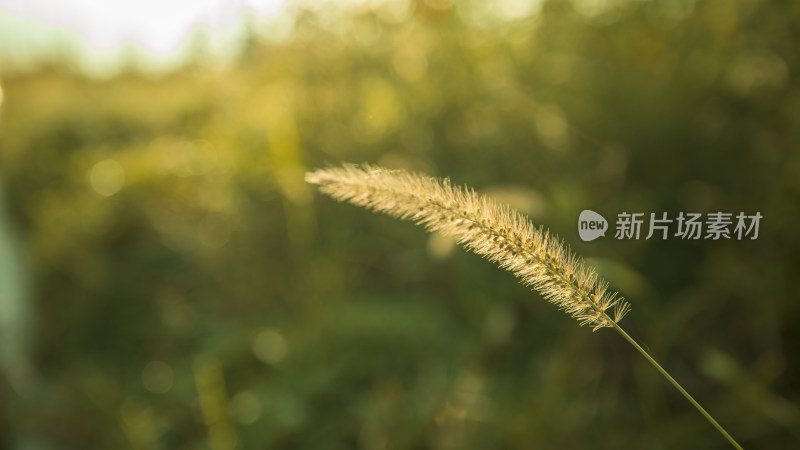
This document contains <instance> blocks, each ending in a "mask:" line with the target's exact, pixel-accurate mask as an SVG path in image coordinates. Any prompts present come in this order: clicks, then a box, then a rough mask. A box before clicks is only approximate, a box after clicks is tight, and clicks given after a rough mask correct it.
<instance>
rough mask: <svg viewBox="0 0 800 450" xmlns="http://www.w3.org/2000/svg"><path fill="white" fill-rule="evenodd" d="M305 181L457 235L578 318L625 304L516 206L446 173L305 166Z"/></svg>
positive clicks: (595, 317) (609, 323) (617, 315)
mask: <svg viewBox="0 0 800 450" xmlns="http://www.w3.org/2000/svg"><path fill="white" fill-rule="evenodd" d="M306 181H308V182H309V183H313V184H317V185H319V186H320V187H319V189H320V191H321V192H323V193H325V194H328V195H330V196H331V197H333V198H335V199H336V200H339V201H349V202H351V203H353V204H356V205H359V206H364V207H366V208H368V209H371V210H373V211H379V212H383V213H386V214H389V215H391V216H394V217H397V218H400V219H410V220H414V221H415V222H417V223H419V224H422V225H424V226H425V228H426V229H428V230H429V231H438V232H441V233H442V234H444V235H447V236H451V237H453V238H455V239H456V240H457V241H458V242H459V243H460V244H462V245H463V246H464V247H466V248H468V249H470V250H472V251H473V252H475V253H477V254H479V255H481V256H483V257H485V258H487V259H489V260H490V261H493V262H495V263H496V264H498V265H499V266H500V267H502V268H504V269H507V270H509V271H511V272H512V273H514V274H515V275H516V276H518V277H519V278H520V279H521V280H522V282H523V283H525V284H526V285H528V286H531V287H532V288H533V289H534V290H536V291H538V292H539V293H541V294H542V295H543V296H544V297H545V298H546V299H547V300H548V301H550V302H551V303H553V304H555V305H556V306H558V307H559V308H560V309H562V310H564V311H565V312H567V313H569V314H570V315H571V316H572V317H574V318H576V319H577V320H578V322H580V324H581V325H589V326H591V327H593V328H594V329H595V330H597V329H598V328H602V327H613V326H614V325H613V324H615V323H617V322H618V321H619V320H621V319H622V317H623V316H624V315H625V314H626V313H627V312H628V310H629V305H628V303H627V302H625V301H624V300H623V299H622V298H619V297H617V295H616V293H611V292H609V291H608V284H607V283H606V282H605V281H603V280H601V279H600V278H599V277H598V276H597V274H596V273H595V271H594V269H592V268H591V267H587V266H585V265H584V264H583V262H582V261H581V260H580V259H579V258H578V257H576V256H575V255H574V254H573V253H572V252H571V251H570V250H569V249H568V248H567V247H565V245H564V244H563V243H562V242H561V241H560V240H558V239H557V238H554V237H552V236H551V235H550V234H549V233H548V232H547V231H546V230H544V229H543V228H542V227H538V228H537V227H534V226H533V224H532V223H531V222H530V221H529V220H528V219H527V218H525V217H524V216H523V215H521V214H520V213H519V212H517V211H515V210H512V209H510V208H508V207H507V206H504V205H498V204H497V203H496V202H495V201H494V200H492V199H490V198H488V197H486V196H483V195H478V194H476V193H475V192H474V191H473V190H471V189H467V188H462V187H457V186H456V187H453V186H452V185H451V184H450V180H448V179H444V180H438V179H436V178H431V177H427V176H424V175H419V174H414V173H409V172H406V171H403V170H387V169H383V168H380V167H375V166H369V165H363V166H361V167H356V166H351V165H346V166H344V167H338V168H329V169H321V170H317V171H314V172H309V173H307V174H306ZM609 309H611V310H612V311H613V314H612V315H611V316H609V314H608V313H607V312H606V311H608V310H609Z"/></svg>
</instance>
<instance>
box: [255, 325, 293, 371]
mask: <svg viewBox="0 0 800 450" xmlns="http://www.w3.org/2000/svg"><path fill="white" fill-rule="evenodd" d="M252 346H253V354H254V355H255V356H256V358H258V359H259V360H261V361H263V362H265V363H267V364H276V363H278V362H280V361H281V360H282V359H283V358H284V356H286V340H285V339H284V338H283V336H281V334H280V333H278V332H277V331H275V330H271V329H266V330H263V331H261V332H260V333H258V334H257V335H256V336H255V338H253V343H252Z"/></svg>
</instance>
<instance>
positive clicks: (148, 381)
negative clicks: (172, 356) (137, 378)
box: [142, 361, 175, 394]
mask: <svg viewBox="0 0 800 450" xmlns="http://www.w3.org/2000/svg"><path fill="white" fill-rule="evenodd" d="M174 379H175V374H174V373H173V371H172V367H170V365H169V364H167V363H165V362H162V361H150V362H149V363H148V364H147V365H146V366H145V367H144V369H143V370H142V384H143V385H144V387H145V389H147V390H148V391H150V392H152V393H154V394H165V393H167V392H169V390H170V389H172V383H173V381H174Z"/></svg>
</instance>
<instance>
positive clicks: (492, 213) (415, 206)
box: [306, 165, 742, 449]
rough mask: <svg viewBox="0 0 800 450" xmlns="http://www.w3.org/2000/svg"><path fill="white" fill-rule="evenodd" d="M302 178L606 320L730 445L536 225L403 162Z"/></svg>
mask: <svg viewBox="0 0 800 450" xmlns="http://www.w3.org/2000/svg"><path fill="white" fill-rule="evenodd" d="M306 181H307V182H309V183H312V184H316V185H319V190H320V191H321V192H323V193H325V194H328V195H330V196H331V197H333V198H334V199H336V200H339V201H348V202H350V203H353V204H355V205H358V206H363V207H366V208H367V209H370V210H372V211H376V212H382V213H386V214H389V215H391V216H394V217H397V218H399V219H405V220H413V221H415V222H416V223H418V224H421V225H423V226H425V228H426V229H428V230H429V231H432V232H433V231H436V232H439V233H442V234H444V235H446V236H450V237H452V238H454V239H455V240H456V241H458V242H459V243H460V244H461V245H463V246H464V247H466V248H467V249H469V250H471V251H473V252H475V253H477V254H478V255H481V256H483V257H485V258H486V259H488V260H490V261H492V262H494V263H496V264H497V265H499V266H500V267H502V268H504V269H507V270H509V271H511V272H512V273H513V274H514V275H516V276H517V277H519V278H520V280H522V283H524V284H526V285H528V286H530V287H531V288H532V289H533V290H535V291H537V292H539V293H540V294H541V295H542V296H543V297H544V298H545V299H547V300H548V301H549V302H550V303H553V304H554V305H556V306H557V307H558V308H559V309H561V310H563V311H564V312H566V313H567V314H569V315H570V316H572V317H574V318H575V319H576V320H577V321H578V322H579V324H580V325H587V326H590V327H592V329H593V330H594V331H596V330H598V329H600V328H613V329H615V330H616V331H617V332H618V333H619V334H620V335H621V336H622V337H623V338H625V340H627V341H628V342H629V343H630V344H631V345H633V347H634V348H636V350H637V351H639V352H640V353H641V354H642V356H644V358H645V359H646V360H647V361H648V362H649V363H650V364H652V365H653V367H655V368H656V370H658V371H659V372H660V373H661V374H662V375H663V376H664V377H665V378H666V379H667V380H668V381H669V382H670V383H671V384H672V385H673V386H675V388H676V389H677V390H678V391H679V392H680V393H681V394H682V395H683V396H684V397H686V399H687V400H689V402H690V403H691V404H692V405H693V406H694V407H695V408H697V410H698V411H699V412H700V413H701V414H702V415H703V416H704V417H705V418H706V419H707V420H708V421H709V422H710V423H711V424H712V425H713V426H714V427H715V428H716V429H717V430H718V431H719V432H720V433H721V434H722V435H723V436H724V437H725V438H726V439H727V440H728V441H729V442H730V443H731V444H732V445H733V446H734V447H735V448H738V449H741V448H742V447H741V446H740V445H739V444H738V443H737V442H736V440H734V439H733V437H732V436H731V435H730V434H729V433H728V432H727V431H726V430H725V429H724V428H723V427H722V426H721V425H720V424H719V423H718V422H717V421H716V420H715V419H714V418H713V417H712V416H711V415H710V414H709V413H708V412H707V411H706V410H705V409H704V408H703V407H702V406H701V405H700V404H699V403H698V402H697V401H696V400H695V399H694V398H693V397H692V396H691V395H690V394H689V393H688V392H687V391H686V390H685V389H684V388H683V387H682V386H681V385H680V384H679V383H678V382H677V381H675V379H674V378H672V376H670V374H669V373H668V372H667V371H666V370H665V369H664V368H663V367H662V366H661V365H660V364H659V363H658V362H657V361H656V360H655V359H653V357H652V356H651V355H650V354H649V353H648V352H647V351H646V350H645V349H644V348H642V346H640V345H639V344H638V343H637V342H636V341H635V340H634V339H633V338H632V337H631V336H630V335H628V333H626V332H625V330H623V329H622V327H620V325H619V321H620V320H622V318H623V317H624V316H625V315H626V314H627V313H628V311H629V310H630V306H629V304H628V302H626V301H625V300H624V299H623V298H621V297H619V296H618V295H617V293H616V292H611V291H610V290H609V288H608V283H606V282H605V281H603V280H602V279H601V278H600V277H599V276H598V275H597V273H596V271H595V270H594V268H592V267H590V266H587V265H585V264H584V263H583V261H582V260H581V259H580V258H578V257H577V256H575V255H574V254H573V253H572V252H571V251H570V250H569V248H568V247H567V246H566V245H565V244H564V243H563V242H562V241H561V240H559V239H558V238H555V237H553V236H552V235H550V234H549V233H548V232H547V230H545V229H544V228H543V227H541V226H539V227H535V226H534V225H533V224H532V223H531V222H530V221H529V220H528V219H527V218H526V217H524V216H523V215H522V214H520V213H519V212H517V211H515V210H513V209H511V208H509V207H507V206H505V205H500V204H498V203H496V202H495V201H494V200H492V199H490V198H488V197H485V196H483V195H479V194H476V193H475V191H474V190H472V189H469V188H466V187H459V186H453V185H452V184H451V183H450V180H449V179H444V180H440V179H436V178H431V177H428V176H424V175H420V174H415V173H409V172H406V171H403V170H387V169H383V168H380V167H376V166H370V165H362V166H360V167H357V166H353V165H344V166H342V167H335V168H328V169H321V170H317V171H314V172H309V173H307V174H306Z"/></svg>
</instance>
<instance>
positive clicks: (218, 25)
mask: <svg viewBox="0 0 800 450" xmlns="http://www.w3.org/2000/svg"><path fill="white" fill-rule="evenodd" d="M285 3H286V0H241V1H238V2H225V1H224V0H170V1H163V0H137V1H132V0H117V1H109V2H98V1H96V0H71V1H70V2H58V1H48V0H30V1H26V2H21V1H9V0H0V62H5V64H9V62H7V60H11V62H15V60H20V59H23V61H22V62H25V61H24V58H25V55H24V54H25V53H28V52H30V51H31V50H32V51H34V52H45V53H48V52H49V53H50V54H52V53H53V52H54V49H53V47H55V51H62V52H63V51H67V52H68V53H69V56H77V60H78V61H79V64H80V65H81V66H84V67H82V68H84V69H86V70H88V71H89V72H91V73H97V74H103V73H104V72H109V71H113V70H114V68H116V67H117V66H119V65H120V64H124V63H127V62H130V60H133V61H134V62H135V63H137V64H144V65H145V66H146V67H143V68H144V69H148V70H159V69H164V68H168V67H171V66H175V65H176V64H179V63H180V62H181V61H183V60H184V59H185V58H186V56H187V52H188V50H190V48H189V47H190V42H191V39H192V37H193V36H196V34H197V32H201V33H205V34H206V36H204V38H207V39H206V42H205V44H207V45H208V46H209V47H210V49H212V51H213V50H217V51H218V52H219V53H220V55H224V54H231V53H233V54H235V53H236V51H237V50H236V49H237V47H238V46H239V45H240V43H241V40H242V38H243V37H244V33H245V31H246V20H245V18H246V17H258V18H264V17H269V16H274V15H276V14H278V13H280V12H281V11H282V10H283V8H284V5H285ZM43 41H46V42H47V46H48V47H50V48H44V45H43ZM73 53H74V54H73ZM215 53H216V52H215ZM16 62H19V61H16Z"/></svg>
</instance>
